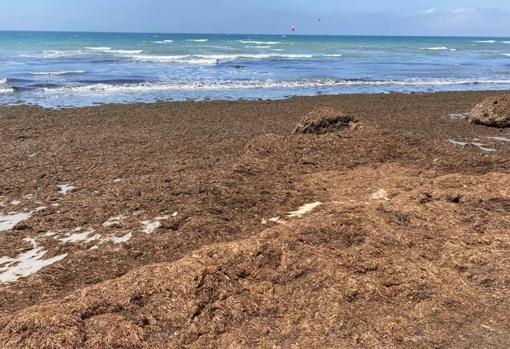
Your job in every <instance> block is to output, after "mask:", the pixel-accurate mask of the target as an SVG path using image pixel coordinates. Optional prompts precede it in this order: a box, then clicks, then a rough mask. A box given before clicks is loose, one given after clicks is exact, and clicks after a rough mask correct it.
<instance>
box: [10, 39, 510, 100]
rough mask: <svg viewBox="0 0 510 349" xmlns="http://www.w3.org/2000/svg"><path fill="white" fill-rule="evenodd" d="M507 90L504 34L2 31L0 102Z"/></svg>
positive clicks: (508, 53) (509, 57)
mask: <svg viewBox="0 0 510 349" xmlns="http://www.w3.org/2000/svg"><path fill="white" fill-rule="evenodd" d="M506 89H510V38H469V37H465V38H451V37H353V36H298V35H291V34H289V35H206V34H192V35H191V34H119V33H67V32H66V33H60V32H0V104H37V105H40V106H44V107H72V106H89V105H95V104H101V103H132V102H152V101H158V100H186V99H195V100H203V99H239V98H245V99H255V98H264V99H267V98H270V99H279V98H285V97H288V96H294V95H316V94H342V93H374V92H376V93H380V92H435V91H468V90H506Z"/></svg>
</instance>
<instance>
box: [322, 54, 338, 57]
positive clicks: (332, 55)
mask: <svg viewBox="0 0 510 349" xmlns="http://www.w3.org/2000/svg"><path fill="white" fill-rule="evenodd" d="M325 56H326V57H342V54H341V53H331V54H327V55H325Z"/></svg>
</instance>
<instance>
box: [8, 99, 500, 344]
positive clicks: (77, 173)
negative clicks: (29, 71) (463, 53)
mask: <svg viewBox="0 0 510 349" xmlns="http://www.w3.org/2000/svg"><path fill="white" fill-rule="evenodd" d="M502 93H504V91H500V92H441V93H430V94H427V93H410V94H398V93H390V94H352V95H338V96H313V97H293V98H289V99H285V100H272V101H269V100H260V101H243V100H240V101H202V102H193V101H182V102H161V103H149V104H118V105H114V104H108V105H101V106H96V107H84V108H68V109H44V108H40V107H36V106H10V107H9V106H3V107H0V149H2V151H1V152H0V164H1V165H0V344H1V345H0V347H2V348H78V347H79V348H98V347H102V348H120V347H121V348H182V347H190V348H215V347H224V348H249V347H262V348H269V347H271V348H293V347H329V348H334V347H335V348H359V347H364V348H382V347H391V348H430V347H437V348H472V347H491V348H506V347H508V344H509V343H510V337H509V336H508V333H509V332H510V326H509V322H508V314H509V313H510V304H509V302H508V297H509V296H510V290H509V280H510V273H509V271H508V270H510V269H509V267H510V261H509V259H508V253H509V246H510V238H509V237H508V231H510V218H509V210H510V191H509V188H510V186H509V184H510V182H509V176H508V173H509V170H510V130H509V129H508V128H506V129H497V128H490V127H484V126H480V125H473V124H469V123H468V122H467V121H466V120H465V118H466V116H467V113H468V112H469V111H470V110H471V108H473V106H474V105H476V104H477V103H479V102H480V101H481V100H483V99H484V98H485V97H487V96H492V95H498V94H502ZM318 107H330V108H335V109H337V110H339V111H341V112H343V113H346V114H349V115H352V116H353V117H354V118H355V120H356V123H355V127H352V128H349V129H345V130H342V131H341V132H334V133H328V134H323V135H307V134H292V131H293V129H294V127H295V126H296V124H297V123H298V121H299V120H300V119H301V117H303V116H304V115H306V114H307V113H309V112H310V111H312V110H314V109H316V108H318Z"/></svg>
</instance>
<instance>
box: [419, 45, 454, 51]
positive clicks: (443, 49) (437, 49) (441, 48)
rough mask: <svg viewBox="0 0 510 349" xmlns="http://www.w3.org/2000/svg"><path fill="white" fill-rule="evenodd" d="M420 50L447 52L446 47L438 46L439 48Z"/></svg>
mask: <svg viewBox="0 0 510 349" xmlns="http://www.w3.org/2000/svg"><path fill="white" fill-rule="evenodd" d="M420 50H430V51H447V50H448V47H446V46H440V47H422V48H420Z"/></svg>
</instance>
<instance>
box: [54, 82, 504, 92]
mask: <svg viewBox="0 0 510 349" xmlns="http://www.w3.org/2000/svg"><path fill="white" fill-rule="evenodd" d="M441 85H442V86H446V85H510V80H475V79H471V80H470V79H465V80H419V79H411V80H358V79H352V80H335V79H322V80H321V79H317V80H247V81H230V80H228V81H188V82H185V81H182V82H167V83H138V84H123V85H112V84H105V83H96V84H90V85H83V86H75V87H59V88H45V89H44V91H45V92H52V93H59V92H63V93H87V92H89V93H119V92H141V91H158V90H235V89H237V90H239V89H259V88H262V89H281V88H327V87H342V86H441Z"/></svg>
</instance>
